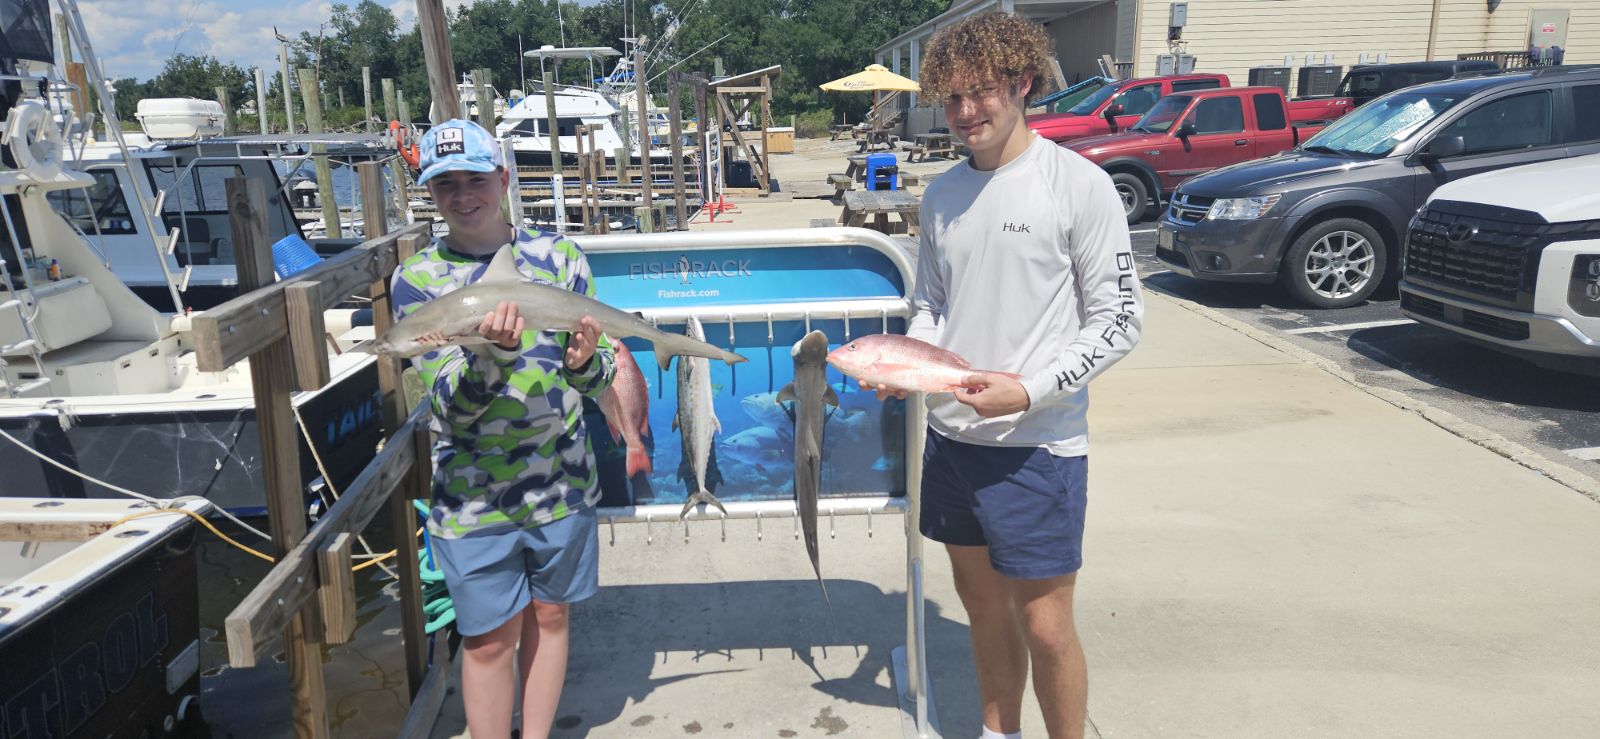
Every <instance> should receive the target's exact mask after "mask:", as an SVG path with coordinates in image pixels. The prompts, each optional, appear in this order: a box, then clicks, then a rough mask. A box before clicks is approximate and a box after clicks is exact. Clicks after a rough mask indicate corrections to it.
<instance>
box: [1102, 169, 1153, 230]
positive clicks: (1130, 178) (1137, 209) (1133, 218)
mask: <svg viewBox="0 0 1600 739" xmlns="http://www.w3.org/2000/svg"><path fill="white" fill-rule="evenodd" d="M1111 184H1112V185H1114V186H1116V188H1117V197H1119V198H1122V214H1123V215H1125V216H1127V217H1128V223H1129V224H1130V225H1131V224H1135V223H1138V222H1139V221H1142V220H1144V212H1145V210H1146V209H1147V208H1148V204H1149V202H1150V188H1148V187H1145V184H1144V180H1141V179H1139V175H1136V174H1133V173H1131V172H1118V173H1116V174H1114V175H1111Z"/></svg>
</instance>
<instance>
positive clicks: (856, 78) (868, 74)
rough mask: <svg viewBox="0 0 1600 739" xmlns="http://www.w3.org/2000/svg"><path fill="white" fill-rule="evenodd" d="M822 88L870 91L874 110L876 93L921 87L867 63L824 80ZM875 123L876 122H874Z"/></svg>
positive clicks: (875, 108) (838, 90)
mask: <svg viewBox="0 0 1600 739" xmlns="http://www.w3.org/2000/svg"><path fill="white" fill-rule="evenodd" d="M821 87H822V89H824V90H827V91H829V92H871V93H873V106H872V107H873V110H874V111H875V112H876V110H877V108H878V106H877V102H878V101H877V93H880V92H883V91H885V90H888V91H898V92H920V91H921V90H922V87H921V86H920V85H918V84H917V82H916V80H912V79H907V78H905V77H901V76H900V75H898V74H895V73H894V72H891V71H889V69H888V67H885V66H883V65H882V64H868V65H867V68H866V69H863V70H861V71H860V72H856V73H855V74H852V75H850V76H848V77H840V78H839V79H836V80H834V81H832V82H824V83H823V84H822V85H821ZM875 123H877V122H875Z"/></svg>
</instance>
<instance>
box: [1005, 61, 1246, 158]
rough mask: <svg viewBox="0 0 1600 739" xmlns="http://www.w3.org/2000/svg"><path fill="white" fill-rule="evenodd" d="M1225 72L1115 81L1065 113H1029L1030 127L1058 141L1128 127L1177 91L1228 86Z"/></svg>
mask: <svg viewBox="0 0 1600 739" xmlns="http://www.w3.org/2000/svg"><path fill="white" fill-rule="evenodd" d="M1227 86H1228V76H1227V75H1225V74H1177V75H1168V76H1166V77H1147V78H1144V79H1137V80H1122V81H1120V82H1113V83H1111V84H1108V85H1106V86H1104V87H1101V88H1100V89H1099V90H1096V91H1095V93H1094V94H1093V95H1090V96H1089V97H1086V98H1084V99H1083V100H1082V101H1080V102H1079V103H1078V104H1077V105H1074V106H1072V108H1071V109H1070V110H1068V111H1067V112H1065V113H1039V114H1035V115H1030V116H1027V118H1026V121H1027V124H1028V128H1031V129H1033V130H1034V132H1035V133H1038V134H1039V135H1040V136H1043V137H1045V138H1047V139H1050V140H1051V141H1054V142H1056V143H1058V144H1059V143H1063V142H1067V141H1071V140H1073V139H1081V138H1083V137H1085V136H1098V135H1100V134H1106V133H1115V132H1117V131H1123V130H1126V129H1127V128H1128V127H1130V126H1132V125H1133V124H1134V123H1136V122H1138V120H1139V118H1140V117H1141V116H1143V115H1144V114H1145V113H1147V112H1149V110H1150V109H1151V108H1153V107H1155V104H1156V101H1157V100H1160V99H1161V98H1163V97H1165V96H1167V95H1171V94H1172V93H1175V92H1190V91H1193V90H1209V89H1212V88H1216V87H1227Z"/></svg>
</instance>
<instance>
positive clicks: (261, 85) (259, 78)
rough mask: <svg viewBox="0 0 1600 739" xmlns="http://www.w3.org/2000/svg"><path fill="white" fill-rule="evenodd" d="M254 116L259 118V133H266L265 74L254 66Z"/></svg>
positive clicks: (263, 134)
mask: <svg viewBox="0 0 1600 739" xmlns="http://www.w3.org/2000/svg"><path fill="white" fill-rule="evenodd" d="M256 117H257V118H260V119H261V120H260V123H261V135H262V136H265V135H267V133H268V130H267V74H266V72H265V71H264V70H262V69H261V68H260V67H256Z"/></svg>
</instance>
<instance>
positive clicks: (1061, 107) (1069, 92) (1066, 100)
mask: <svg viewBox="0 0 1600 739" xmlns="http://www.w3.org/2000/svg"><path fill="white" fill-rule="evenodd" d="M1115 84H1117V81H1116V80H1114V79H1111V78H1110V77H1100V76H1095V77H1090V78H1089V79H1086V80H1083V81H1081V82H1078V83H1075V84H1072V85H1068V86H1067V88H1066V89H1065V90H1057V91H1055V92H1052V93H1050V94H1049V95H1046V96H1044V97H1042V98H1039V99H1038V100H1035V101H1033V102H1031V103H1028V109H1029V110H1033V109H1035V108H1039V109H1042V110H1040V111H1039V114H1040V115H1043V114H1045V113H1066V112H1068V111H1070V110H1072V108H1073V106H1075V105H1077V104H1078V103H1081V102H1083V99H1084V98H1086V97H1089V96H1090V95H1093V94H1095V93H1096V92H1099V91H1100V89H1101V88H1103V87H1105V86H1106V85H1115Z"/></svg>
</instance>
